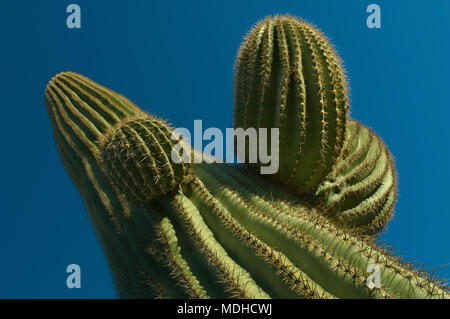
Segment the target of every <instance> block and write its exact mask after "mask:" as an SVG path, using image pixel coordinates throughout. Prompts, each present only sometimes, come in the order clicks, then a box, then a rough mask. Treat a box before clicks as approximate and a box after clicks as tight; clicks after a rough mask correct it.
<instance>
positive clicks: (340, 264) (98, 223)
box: [46, 73, 450, 298]
mask: <svg viewBox="0 0 450 319" xmlns="http://www.w3.org/2000/svg"><path fill="white" fill-rule="evenodd" d="M46 102H47V108H48V112H49V116H50V119H51V122H52V125H53V130H54V136H55V140H56V144H57V147H58V150H59V153H60V155H61V158H62V160H63V163H64V165H65V167H66V168H67V171H68V172H69V175H70V177H71V178H72V180H73V181H74V183H75V185H76V186H77V188H78V189H79V191H80V194H81V196H82V197H83V199H84V201H85V204H86V207H87V210H88V212H89V214H90V217H91V219H92V221H93V223H94V226H95V228H96V231H97V233H98V235H99V238H100V240H101V243H102V245H103V247H104V250H105V253H106V256H107V258H108V261H109V264H110V265H111V268H112V271H113V274H114V278H115V282H116V286H117V289H118V291H119V295H120V296H121V297H125V298H149V297H174V298H183V297H191V298H207V297H211V298H218V297H241V298H269V297H274V298H337V297H343V298H346V297H358V298H379V297H381V298H382V297H395V298H397V297H405V298H408V297H410V298H449V297H450V294H449V292H448V291H447V290H446V289H445V288H443V287H440V286H439V285H437V284H435V283H433V282H432V281H431V280H429V279H427V278H426V277H425V276H424V275H423V274H420V273H419V272H417V271H415V270H413V269H412V268H411V267H410V266H409V265H408V264H405V263H402V262H401V261H399V260H398V259H397V258H396V257H394V256H390V255H389V254H388V253H386V252H385V251H383V250H382V249H381V248H378V247H376V246H374V245H373V243H372V242H371V241H369V240H367V239H364V238H361V237H359V236H354V235H352V234H350V233H349V232H348V231H347V230H346V229H344V228H341V227H339V226H337V225H336V224H335V223H332V222H331V221H330V220H328V219H327V218H326V217H324V216H322V215H320V214H319V213H317V212H316V211H315V209H314V208H312V207H310V206H308V205H304V204H302V203H300V202H299V201H298V200H297V199H296V198H293V197H291V196H290V195H288V194H286V193H285V192H284V191H283V190H281V189H278V188H276V187H274V184H271V183H270V182H268V181H266V180H264V179H262V178H261V177H259V176H257V175H256V174H253V173H251V172H250V171H248V170H247V169H245V168H242V167H234V166H228V165H223V164H196V165H194V166H193V169H192V172H190V171H188V170H185V169H180V168H178V169H179V172H180V173H179V174H176V173H175V171H177V169H176V168H175V167H173V163H172V162H166V161H165V158H164V156H165V155H167V152H168V149H167V148H165V147H156V145H163V144H164V143H167V144H166V145H169V144H170V142H169V141H168V140H167V139H166V138H167V135H166V134H159V135H158V134H155V132H156V131H153V129H154V128H155V127H157V128H159V129H160V130H161V132H168V131H170V128H169V127H165V124H164V123H163V122H161V121H158V120H156V119H154V118H153V117H152V116H150V115H146V114H145V113H144V112H143V111H141V110H140V109H139V108H138V107H137V106H135V105H134V104H133V103H132V102H130V101H129V100H127V99H126V98H124V97H123V96H122V95H120V94H117V93H115V92H113V91H111V90H109V89H106V88H105V87H103V86H100V85H98V84H97V83H95V82H93V81H91V80H89V79H87V78H86V77H83V76H81V75H79V74H76V73H62V74H59V75H57V76H55V77H54V78H53V79H52V80H51V81H50V83H49V84H48V86H47V89H46ZM136 119H139V120H138V124H142V125H143V127H145V129H144V128H142V129H141V126H139V128H138V126H137V125H138V124H136ZM125 127H127V130H129V129H130V127H131V128H136V130H135V131H134V133H133V134H134V135H133V138H132V139H130V138H131V136H132V134H131V132H129V131H126V130H125ZM149 132H152V134H153V137H154V139H153V137H152V139H150V138H149V136H150V134H149ZM158 132H159V131H158ZM122 133H123V134H125V135H126V139H122V138H120V139H119V140H120V142H117V143H116V141H115V136H121V134H122ZM105 141H106V142H105ZM124 141H125V142H124ZM130 141H132V142H130ZM150 141H152V142H153V143H154V145H153V146H152V145H149V143H150ZM109 143H113V145H114V147H118V150H110V149H109V148H108V145H109ZM127 143H129V146H128V145H126V144H127ZM136 148H137V149H136ZM146 148H147V149H146ZM149 148H151V149H149ZM121 149H123V150H124V152H128V151H130V150H133V151H134V152H135V154H137V155H136V156H130V155H127V154H125V155H124V154H120V150H121ZM105 152H107V153H108V154H106V155H105ZM109 152H112V154H113V155H114V156H110V155H109ZM144 154H145V155H144ZM148 156H150V157H152V158H155V159H159V161H160V162H161V163H165V164H166V165H170V166H172V167H171V168H170V169H169V168H164V169H166V170H167V171H172V172H174V176H175V177H173V176H172V177H168V176H164V177H161V178H164V179H165V180H164V181H163V184H164V185H169V184H170V187H169V186H167V187H165V188H164V191H160V192H159V191H155V187H156V186H155V185H158V181H159V180H160V179H161V178H160V179H155V178H154V176H156V173H155V171H151V172H150V171H147V169H150V170H151V169H152V167H154V166H153V162H151V161H148V160H147V157H148ZM117 158H119V159H121V160H123V161H125V162H127V163H126V165H124V166H123V167H122V166H119V165H118V164H119V163H118V162H116V161H117ZM141 158H142V159H144V158H145V160H144V161H141V160H140V159H141ZM111 159H112V160H111ZM111 161H112V163H111V164H107V162H111ZM141 163H145V165H144V167H143V166H141ZM160 169H162V168H160ZM111 170H116V171H117V172H112V171H111ZM126 173H129V174H130V175H129V176H125V174H126ZM140 177H142V178H143V179H144V178H145V182H146V183H153V185H149V186H148V187H147V186H145V185H144V184H142V181H140V180H138V179H139V178H140ZM149 177H150V178H149ZM133 178H134V179H136V181H135V182H134V183H131V180H130V179H133ZM166 178H168V179H166ZM130 185H131V186H130ZM144 186H145V187H144ZM141 187H142V189H143V192H145V195H146V196H147V195H148V197H149V198H148V199H146V198H144V196H143V194H142V197H141V196H138V197H136V196H134V195H133V193H135V192H136V191H137V188H141ZM158 189H161V188H158ZM132 191H133V192H132ZM147 192H148V193H147ZM130 194H131V196H130ZM371 264H377V265H379V267H380V270H381V272H380V276H381V288H375V289H370V288H369V287H367V286H366V278H367V273H366V270H367V267H368V266H369V265H371Z"/></svg>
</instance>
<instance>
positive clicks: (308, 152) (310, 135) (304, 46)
mask: <svg viewBox="0 0 450 319" xmlns="http://www.w3.org/2000/svg"><path fill="white" fill-rule="evenodd" d="M235 74H236V75H235V110H234V126H235V128H244V129H247V128H252V127H253V128H279V129H280V145H279V150H278V149H276V150H271V146H270V139H268V140H267V141H265V142H266V144H267V145H268V147H267V148H268V150H269V151H275V152H279V158H280V167H279V170H278V172H277V173H276V174H274V177H275V178H276V180H277V181H278V182H280V183H284V184H286V185H288V186H289V187H291V188H293V189H294V190H295V191H296V192H297V193H312V194H313V193H314V192H315V189H316V187H317V186H318V184H319V183H320V181H321V180H322V179H323V177H325V176H326V175H327V174H328V173H329V172H330V170H331V168H332V167H333V165H334V162H335V161H336V159H337V157H338V155H339V154H340V152H341V149H342V146H343V143H344V138H345V127H346V122H347V110H348V107H349V106H348V104H347V83H346V78H345V74H344V71H343V68H342V66H341V62H340V59H339V58H338V56H337V54H336V53H335V50H334V48H333V47H332V46H331V45H330V44H329V41H328V40H327V39H326V37H325V36H324V35H323V34H322V33H321V32H320V31H319V30H318V29H317V28H315V27H313V26H312V25H310V24H308V23H306V22H303V21H301V20H300V19H298V18H295V17H291V16H275V17H273V18H272V17H268V18H266V19H264V20H262V21H260V22H259V23H258V24H257V25H256V26H255V27H254V28H253V29H252V30H251V31H250V33H249V34H248V35H247V37H246V38H245V41H244V42H243V43H242V45H241V47H240V50H239V53H238V57H237V61H236V66H235ZM261 142H262V141H259V143H261ZM263 142H264V141H263ZM247 147H248V146H247ZM247 149H248V148H247ZM246 162H247V163H248V161H246ZM249 167H250V168H255V167H256V168H257V167H258V164H254V165H252V164H249Z"/></svg>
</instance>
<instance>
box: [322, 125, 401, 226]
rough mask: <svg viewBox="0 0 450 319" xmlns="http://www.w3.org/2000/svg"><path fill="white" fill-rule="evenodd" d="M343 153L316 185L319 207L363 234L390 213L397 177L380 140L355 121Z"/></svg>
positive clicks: (341, 222)
mask: <svg viewBox="0 0 450 319" xmlns="http://www.w3.org/2000/svg"><path fill="white" fill-rule="evenodd" d="M347 135H348V136H347V141H348V142H347V143H346V145H345V146H344V150H343V155H342V156H341V158H339V159H338V161H337V163H336V166H335V168H334V169H333V171H332V172H331V173H330V174H329V176H327V178H325V180H324V181H323V182H322V184H321V185H320V186H319V187H318V189H317V192H316V195H317V196H318V199H319V202H320V204H319V206H320V207H319V208H318V209H319V210H322V211H323V212H324V213H325V214H327V215H328V216H330V217H331V218H333V219H336V220H337V221H338V223H340V224H341V225H345V226H346V227H348V228H352V229H354V230H357V231H358V232H360V233H362V234H364V233H365V234H375V233H376V232H378V231H380V230H381V229H382V228H383V227H385V226H386V223H387V222H388V221H389V219H390V218H391V217H392V214H393V210H394V203H395V200H396V194H397V178H396V173H395V169H394V164H393V160H392V156H391V155H390V153H389V151H388V150H387V148H386V146H385V145H384V143H383V142H382V140H381V139H380V138H379V137H378V136H376V135H375V133H373V132H372V131H371V130H370V129H368V128H367V127H364V126H363V125H361V124H359V123H358V122H356V121H352V122H350V124H349V130H348V132H347Z"/></svg>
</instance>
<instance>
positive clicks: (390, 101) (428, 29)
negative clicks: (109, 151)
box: [0, 0, 450, 298]
mask: <svg viewBox="0 0 450 319" xmlns="http://www.w3.org/2000/svg"><path fill="white" fill-rule="evenodd" d="M70 3H77V4H79V5H80V6H81V10H82V22H81V23H82V28H81V30H69V29H67V27H66V24H65V20H66V17H67V14H66V12H65V11H66V6H67V5H68V4H70ZM370 3H377V4H379V5H380V7H381V19H382V22H381V23H382V28H381V29H377V30H371V29H368V28H367V27H366V22H365V21H366V18H367V16H368V14H367V13H366V7H367V5H368V4H370ZM449 10H450V2H449V1H446V0H442V1H438V0H436V1H432V2H431V1H379V0H377V1H375V0H373V1H361V0H353V1H351V0H346V1H332V0H330V1H324V0H322V1H320V0H309V1H306V0H303V1H301V0H293V1H282V0H277V1H261V0H258V1H256V0H254V1H249V0H248V1H246V0H239V1H206V0H205V1H198V0H195V1H183V2H182V1H175V0H173V1H166V0H164V1H162V0H160V1H144V0H142V1H137V0H130V1H106V0H102V1H100V0H96V1H87V0H84V1H81V0H71V1H63V0H58V1H49V0H46V1H20V0H15V1H13V0H7V1H1V3H0V39H1V41H2V45H1V47H0V70H1V71H0V72H1V78H0V97H1V99H0V108H1V112H2V116H1V125H0V135H1V136H2V137H3V138H2V140H1V156H0V164H1V166H0V167H1V168H2V178H1V181H0V188H1V190H0V194H1V195H0V196H1V212H0V214H1V216H2V221H1V222H0V249H1V256H2V258H1V263H0V298H22V297H26V298H49V297H51V298H114V297H115V296H116V295H115V292H114V290H113V284H112V279H111V273H110V271H109V269H108V267H107V264H106V261H105V259H104V256H103V252H102V250H101V248H100V245H99V243H98V241H97V238H96V235H95V232H94V229H93V227H92V225H91V223H90V221H89V219H88V215H87V213H86V211H85V209H84V207H83V203H82V201H81V198H80V196H79V195H78V193H77V191H76V189H75V187H74V186H73V185H72V183H71V181H70V179H69V177H68V175H67V174H66V172H65V170H64V168H63V166H62V164H61V161H60V159H59V157H58V154H57V152H56V147H55V143H54V141H53V136H52V131H51V127H50V122H49V119H48V116H47V113H46V108H45V103H44V89H45V86H46V83H47V82H48V80H49V79H50V78H51V77H52V76H53V75H54V74H56V73H59V72H61V71H68V70H71V71H76V72H79V73H82V74H84V75H86V76H88V77H90V78H92V79H94V80H95V81H97V82H100V83H102V84H104V85H106V86H108V87H110V88H112V89H114V90H116V91H119V92H121V93H122V94H124V95H125V96H127V97H129V98H130V99H131V100H132V101H134V102H135V103H136V104H138V105H139V106H141V107H142V108H143V109H145V110H147V111H149V112H154V113H156V114H158V115H160V116H162V117H164V118H167V119H170V121H171V122H172V123H173V124H174V125H176V126H182V127H187V128H189V129H192V127H193V121H194V119H202V120H203V125H204V127H212V126H214V127H219V128H222V129H225V128H226V127H232V111H233V108H232V79H233V73H232V70H233V63H234V58H235V56H236V52H237V49H238V47H239V44H240V42H241V39H242V37H243V36H244V35H245V33H246V32H247V31H248V29H249V28H250V27H251V26H252V25H253V24H254V23H255V22H256V21H257V20H259V19H261V18H263V17H264V16H266V15H271V14H275V13H290V14H293V15H297V16H300V17H303V18H305V19H306V20H308V21H310V22H312V23H314V24H316V25H317V26H319V27H320V28H321V29H322V30H323V32H324V33H325V34H326V35H327V36H329V37H330V38H331V39H332V40H333V42H334V44H335V45H336V46H337V49H338V51H339V53H340V55H341V57H342V58H343V60H344V61H345V65H346V69H347V71H348V75H349V77H350V84H351V98H352V102H351V104H352V115H353V116H354V117H355V118H357V119H359V120H361V121H362V122H363V123H365V124H366V125H368V126H370V127H372V128H373V129H374V130H375V131H376V132H377V133H378V134H379V135H380V136H381V137H382V138H383V139H384V140H385V142H386V143H387V144H388V145H389V147H390V149H391V151H392V153H393V154H394V156H395V158H396V162H397V168H398V174H399V181H400V184H399V188H400V196H399V201H398V204H397V209H396V215H395V217H394V220H393V222H392V223H391V224H390V226H389V228H388V230H387V231H386V232H385V233H384V234H383V235H382V238H383V239H384V240H385V242H386V244H387V245H389V246H393V247H394V248H395V251H396V252H398V253H400V254H402V255H404V256H406V257H407V259H409V260H417V261H420V262H422V263H424V264H425V265H426V268H432V267H437V266H440V265H444V264H447V263H449V262H450V246H449V238H450V236H449V226H450V208H449V207H450V206H449V205H448V200H449V196H448V190H449V189H448V185H449V181H450V171H449V163H450V152H449V148H448V145H449V140H450V129H449V125H448V123H449V117H450V109H449V101H450V72H449V71H450V60H449V57H450V38H449V37H448V34H449V30H450V20H449V19H448V12H449ZM71 263H76V264H79V265H80V266H81V270H82V288H81V289H72V290H70V289H68V288H66V285H65V280H66V275H67V274H66V272H65V269H66V266H67V265H68V264H71ZM436 272H437V273H438V274H439V275H440V277H446V278H450V266H443V267H440V268H437V269H436Z"/></svg>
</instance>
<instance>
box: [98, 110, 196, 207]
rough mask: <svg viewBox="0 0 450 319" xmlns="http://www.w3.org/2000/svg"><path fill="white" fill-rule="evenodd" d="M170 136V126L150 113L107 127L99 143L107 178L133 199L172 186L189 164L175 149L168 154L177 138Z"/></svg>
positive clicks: (183, 176)
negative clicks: (107, 129)
mask: <svg viewBox="0 0 450 319" xmlns="http://www.w3.org/2000/svg"><path fill="white" fill-rule="evenodd" d="M171 136H172V130H171V129H170V127H169V126H168V125H167V124H166V123H165V122H163V121H162V120H159V119H157V118H155V117H152V116H150V115H146V116H145V115H144V116H142V115H140V116H138V117H131V118H129V119H127V120H124V121H121V122H119V123H118V124H117V125H116V126H114V127H112V128H110V130H109V131H108V132H107V134H106V135H105V138H104V140H103V141H102V142H101V144H102V146H101V155H102V160H103V168H104V170H105V171H106V174H107V175H108V177H109V178H110V181H111V182H112V183H113V184H114V185H115V186H116V187H118V188H119V189H120V190H121V191H122V192H123V193H124V194H125V195H127V197H129V198H130V199H132V200H135V201H137V202H145V201H148V200H151V199H153V198H155V197H158V196H161V195H164V194H167V193H168V192H171V191H173V190H174V189H176V188H177V186H178V185H180V184H181V183H182V182H183V181H184V180H185V179H186V177H187V176H188V175H189V172H190V166H189V165H188V163H184V162H183V161H182V160H181V158H180V157H179V155H178V154H176V152H174V154H173V155H172V153H171V152H172V149H173V146H174V145H175V144H176V143H177V141H174V140H172V139H171ZM172 156H174V157H175V158H174V159H173V157H172Z"/></svg>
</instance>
